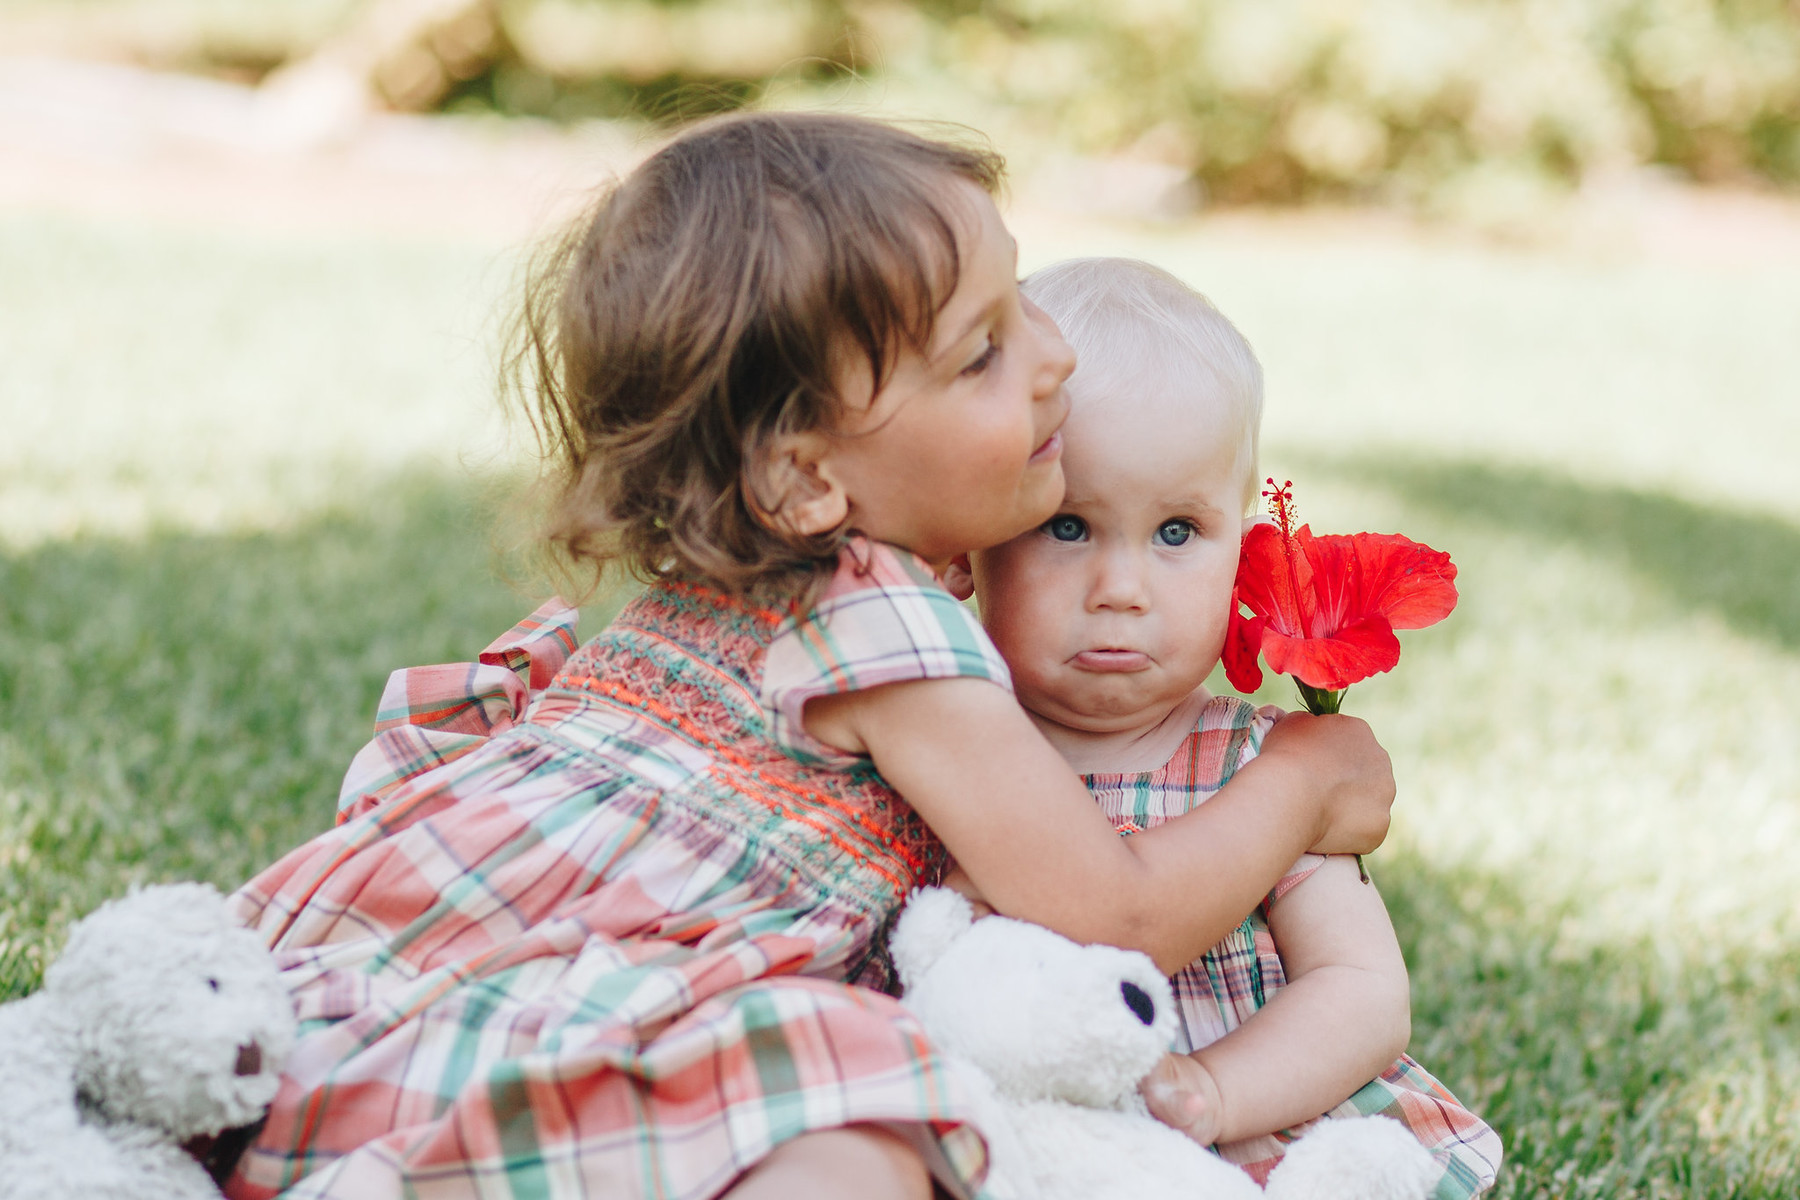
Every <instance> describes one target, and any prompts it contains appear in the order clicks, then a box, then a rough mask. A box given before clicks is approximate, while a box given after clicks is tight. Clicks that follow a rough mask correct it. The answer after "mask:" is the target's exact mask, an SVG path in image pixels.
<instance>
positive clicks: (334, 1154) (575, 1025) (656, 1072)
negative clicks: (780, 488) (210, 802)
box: [226, 541, 1011, 1200]
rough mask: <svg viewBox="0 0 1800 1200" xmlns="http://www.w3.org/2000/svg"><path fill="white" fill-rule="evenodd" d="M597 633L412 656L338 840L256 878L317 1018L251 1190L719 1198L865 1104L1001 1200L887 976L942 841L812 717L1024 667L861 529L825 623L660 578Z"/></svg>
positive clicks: (279, 1104)
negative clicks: (826, 702) (920, 686)
mask: <svg viewBox="0 0 1800 1200" xmlns="http://www.w3.org/2000/svg"><path fill="white" fill-rule="evenodd" d="M573 623H574V613H573V612H572V611H570V610H568V609H566V608H562V607H560V606H558V605H554V604H553V605H548V606H546V607H545V608H544V609H540V610H539V612H538V613H536V614H534V615H533V617H532V618H531V619H529V620H528V621H527V622H526V623H525V624H523V625H521V626H520V627H519V628H517V629H515V630H514V631H513V633H511V634H509V635H508V636H507V637H504V638H502V639H501V640H500V641H498V642H496V643H495V644H494V645H493V646H491V647H489V649H488V651H487V652H485V653H484V654H483V655H482V656H481V660H480V661H478V662H477V663H473V664H462V665H456V666H447V667H432V668H421V669H416V670H413V671H404V672H397V673H396V675H395V677H394V679H393V680H392V681H391V682H390V684H389V687H388V690H387V693H386V694H385V695H384V697H383V700H382V709H381V715H380V732H379V733H378V735H377V737H376V739H375V741H374V742H372V743H370V745H369V746H368V747H367V748H366V749H365V750H364V751H363V752H362V753H361V754H359V755H358V757H357V759H356V761H355V762H354V764H353V765H352V767H351V770H350V773H349V776H348V777H347V780H346V787H345V790H344V795H343V797H342V799H341V801H340V814H339V816H340V820H339V824H338V825H337V827H336V828H335V829H334V830H332V831H331V832H329V833H326V834H323V835H321V836H319V837H318V838H316V839H314V840H313V841H311V842H310V843H308V844H306V845H304V846H301V847H300V848H298V849H297V850H295V851H293V852H292V853H290V854H288V855H287V856H285V857H284V858H282V859H281V860H280V861H278V862H276V863H275V864H274V865H273V866H271V867H269V868H268V869H267V870H265V871H264V872H262V873H261V874H260V875H258V876H257V877H256V878H255V879H253V880H251V881H250V882H249V883H248V884H246V885H245V886H244V887H243V888H242V889H240V890H239V892H238V893H237V894H236V896H235V897H234V902H235V904H236V907H237V911H238V912H239V914H240V915H241V917H242V918H243V919H244V920H245V922H246V923H247V924H249V925H250V926H251V927H253V928H255V929H256V930H258V931H259V932H260V933H261V934H262V935H263V937H264V938H265V939H266V940H267V942H268V944H269V946H270V947H271V948H272V949H273V951H274V952H275V954H276V956H277V959H278V961H279V963H280V965H281V967H282V970H283V972H284V975H285V978H286V981H287V983H288V985H289V988H290V989H291V992H292V995H293V997H294V1000H295V1004H296V1006H297V1009H298V1012H299V1016H300V1022H301V1026H300V1029H301V1033H300V1038H299V1041H298V1044H297V1046H296V1048H295V1050H294V1052H293V1055H292V1057H291V1058H290V1059H289V1061H288V1062H287V1064H286V1066H285V1068H284V1073H283V1079H282V1084H281V1090H280V1093H279V1094H278V1096H277V1097H276V1100H275V1102H274V1105H273V1107H272V1109H271V1111H270V1113H269V1117H268V1121H267V1123H266V1125H265V1126H264V1128H263V1129H262V1131H261V1133H260V1134H259V1135H258V1136H257V1138H256V1140H255V1142H254V1143H253V1144H252V1145H251V1146H250V1148H249V1149H248V1150H247V1151H246V1153H245V1154H244V1156H243V1158H242V1159H241V1160H240V1162H239V1164H238V1167H237V1171H236V1173H235V1174H234V1175H233V1177H232V1178H231V1179H230V1180H228V1182H227V1188H226V1190H227V1194H228V1195H229V1196H231V1197H234V1198H236V1200H250V1198H252V1197H257V1198H260V1197H271V1196H275V1195H281V1196H283V1197H288V1198H291V1200H302V1198H308V1200H311V1198H324V1197H334V1198H340V1200H383V1198H388V1197H394V1198H398V1197H402V1196H404V1197H408V1198H409V1200H410V1198H412V1197H427V1198H429V1197H482V1198H483V1200H487V1198H496V1197H507V1198H515V1197H516V1198H524V1197H533V1198H536V1197H546V1198H548V1197H594V1198H601V1197H604V1198H607V1200H635V1198H639V1197H643V1198H649V1197H659V1198H660V1197H670V1198H694V1200H698V1198H702V1197H711V1196H716V1195H718V1194H719V1193H720V1192H722V1191H724V1190H725V1189H727V1188H728V1187H730V1186H731V1185H732V1183H733V1182H734V1181H735V1180H736V1179H737V1178H738V1177H739V1175H740V1174H741V1173H742V1172H743V1171H745V1170H746V1169H748V1168H749V1167H752V1166H754V1165H755V1164H756V1163H757V1162H759V1161H760V1160H761V1159H762V1158H764V1157H765V1156H766V1155H767V1154H768V1153H769V1152H770V1150H771V1149H773V1148H774V1147H775V1146H777V1145H779V1144H780V1143H782V1142H783V1141H785V1140H787V1139H790V1138H792V1137H795V1136H796V1135H798V1134H801V1133H804V1132H807V1131H809V1130H816V1129H826V1128H835V1127H840V1126H843V1125H848V1124H854V1123H862V1122H877V1123H880V1124H882V1125H884V1126H885V1127H887V1128H889V1129H892V1130H894V1131H896V1132H898V1133H901V1134H902V1135H905V1136H908V1137H909V1138H910V1139H911V1140H912V1141H913V1142H914V1143H915V1144H916V1145H917V1147H918V1148H919V1150H920V1152H921V1153H922V1154H923V1155H924V1156H925V1161H926V1162H927V1163H928V1164H930V1165H931V1166H932V1168H933V1170H934V1172H935V1173H936V1174H937V1176H938V1177H939V1179H940V1180H941V1181H943V1182H944V1183H945V1184H946V1185H947V1186H948V1187H949V1188H950V1189H951V1190H952V1191H953V1192H955V1193H956V1194H969V1193H972V1192H974V1191H975V1189H976V1185H977V1184H978V1181H979V1179H980V1176H981V1174H982V1172H983V1171H984V1170H985V1162H986V1150H985V1147H984V1145H983V1143H982V1141H981V1138H980V1136H979V1134H978V1133H977V1132H976V1130H975V1129H974V1128H973V1126H971V1125H970V1124H969V1123H968V1118H969V1108H968V1104H967V1101H966V1098H965V1097H964V1096H963V1095H962V1094H961V1093H960V1092H959V1091H958V1090H957V1088H956V1086H955V1084H954V1082H953V1080H952V1077H951V1076H949V1075H948V1074H947V1073H946V1072H945V1070H944V1068H943V1065H942V1064H941V1063H940V1061H939V1060H938V1059H937V1058H936V1057H934V1055H933V1053H932V1051H931V1049H930V1048H929V1046H928V1045H927V1044H926V1041H925V1037H924V1034H923V1032H922V1030H921V1029H920V1028H919V1026H918V1025H917V1023H916V1022H915V1021H914V1020H913V1018H912V1017H910V1016H909V1015H908V1014H907V1013H906V1012H905V1010H904V1009H902V1008H901V1007H900V1006H899V1005H898V1004H897V1003H896V1002H895V1001H893V1000H892V999H891V998H889V997H888V996H887V995H884V994H882V991H881V989H882V988H884V987H885V986H886V984H887V983H888V974H887V965H886V962H885V958H884V955H883V952H882V950H881V940H882V939H881V934H882V931H883V929H884V927H885V925H886V924H887V922H888V921H889V920H890V919H891V918H892V916H893V915H894V914H895V912H896V911H897V909H898V908H899V906H900V904H901V903H902V901H903V900H904V898H905V896H906V894H907V893H908V891H910V890H911V889H912V888H913V887H915V886H918V885H921V884H925V883H930V882H934V881H935V880H936V879H937V877H938V876H939V875H940V874H941V871H942V867H943V861H944V852H943V849H942V847H941V845H940V844H939V843H938V841H937V840H936V838H935V837H934V836H933V835H932V834H931V832H930V831H929V830H928V829H927V828H926V827H925V825H924V824H923V822H921V821H920V820H919V818H918V817H917V816H916V815H915V814H914V813H913V812H912V811H911V810H910V809H909V808H908V807H907V806H906V805H905V804H904V803H902V802H901V801H900V799H899V797H898V796H896V795H895V794H894V793H893V792H892V791H891V790H890V789H889V788H888V787H887V786H886V785H885V784H884V783H883V782H882V780H881V778H880V776H879V775H877V774H876V772H875V771H874V769H873V767H872V766H871V765H870V764H869V762H868V760H867V759H861V758H855V757H851V756H847V755H843V754H841V753H838V752H836V751H833V750H832V749H831V748H829V747H827V746H824V745H822V744H820V743H817V742H815V741H813V740H812V739H810V738H808V737H807V736H806V734H805V733H804V731H803V730H802V729H801V725H800V718H801V710H802V707H803V706H804V704H805V703H806V701H807V700H808V699H809V698H811V697H813V696H822V695H828V694H832V693H839V692H847V691H852V690H856V689H858V688H866V687H871V686H874V685H876V684H879V683H887V682H894V681H899V680H907V679H927V678H948V677H958V676H968V677H975V678H983V679H988V680H991V681H992V682H994V683H996V684H999V685H1001V686H1005V687H1009V688H1010V686H1011V683H1010V678H1009V676H1008V674H1007V671H1006V667H1005V664H1004V663H1003V662H1002V661H1001V660H1000V658H999V655H998V654H997V652H996V651H995V650H994V648H993V645H992V643H991V642H989V641H988V639H987V637H986V635H985V634H984V633H983V632H982V630H981V628H980V626H979V624H977V623H976V622H975V621H974V619H973V618H972V616H971V615H970V614H969V613H968V612H967V610H965V609H964V608H963V607H962V606H961V605H959V604H958V603H957V602H956V601H955V600H954V599H953V598H952V597H951V596H950V595H949V594H948V593H947V592H945V591H943V589H942V588H941V587H940V586H939V585H938V583H937V581H936V579H935V578H934V577H933V576H932V575H931V573H930V571H929V569H928V568H926V566H925V565H924V564H923V563H922V562H919V561H918V560H916V559H913V558H911V556H909V555H905V554H904V553H903V552H897V551H895V550H893V549H891V548H888V547H885V546H880V545H876V544H871V543H866V542H860V541H859V542H854V543H852V546H851V547H850V548H849V549H848V550H847V551H846V554H845V556H844V558H843V561H842V563H841V565H840V569H839V570H838V572H837V574H836V576H835V578H834V579H833V580H832V581H831V583H830V584H829V585H828V587H827V588H826V590H825V592H824V595H823V598H822V599H821V600H820V601H819V603H818V604H817V605H816V607H815V609H814V610H813V611H812V613H811V614H809V616H808V617H807V618H806V619H796V618H795V617H794V616H793V615H792V614H788V613H783V612H777V611H770V610H766V609H760V608H757V607H754V606H751V605H748V604H746V603H743V602H740V601H737V600H734V599H732V598H730V597H727V596H725V595H722V594H720V593H717V592H714V591H712V590H709V589H706V588H702V587H698V586H693V585H686V584H681V583H663V584H658V585H653V586H651V587H649V588H648V589H647V590H646V591H645V592H644V593H643V594H642V595H641V596H640V597H639V598H637V599H636V600H634V601H633V602H632V603H631V604H630V605H629V606H627V608H626V609H625V610H624V611H623V612H622V613H621V614H620V615H619V617H618V618H617V619H616V620H615V621H614V622H613V624H612V625H611V626H609V627H608V628H607V629H606V630H605V631H604V632H602V633H601V634H600V635H599V636H598V637H596V638H595V639H593V640H592V641H590V642H588V643H587V644H586V645H585V646H582V647H581V648H580V649H579V650H576V649H574V638H573V632H572V631H573ZM565 659H566V661H564V660H565ZM859 984H860V985H865V986H855V985H859Z"/></svg>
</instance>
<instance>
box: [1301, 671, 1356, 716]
mask: <svg viewBox="0 0 1800 1200" xmlns="http://www.w3.org/2000/svg"><path fill="white" fill-rule="evenodd" d="M1294 686H1295V687H1297V688H1299V689H1300V703H1302V704H1304V705H1306V711H1307V712H1309V713H1311V714H1312V715H1313V716H1315V717H1316V716H1320V715H1321V714H1324V713H1334V712H1336V711H1337V710H1338V707H1339V706H1340V705H1342V704H1343V703H1344V693H1345V692H1347V691H1349V690H1350V689H1349V688H1339V689H1337V691H1335V692H1333V691H1327V690H1326V689H1325V688H1316V687H1314V686H1313V685H1312V684H1310V683H1301V682H1300V681H1299V680H1298V679H1296V680H1294Z"/></svg>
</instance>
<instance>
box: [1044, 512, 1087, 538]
mask: <svg viewBox="0 0 1800 1200" xmlns="http://www.w3.org/2000/svg"><path fill="white" fill-rule="evenodd" d="M1042 528H1043V531H1044V532H1045V533H1047V534H1049V535H1050V536H1051V537H1052V538H1055V539H1056V540H1057V541H1059V542H1079V541H1080V540H1081V539H1082V538H1084V537H1086V536H1087V522H1086V521H1084V520H1082V519H1081V518H1080V517H1071V516H1070V515H1069V514H1067V513H1058V514H1057V515H1056V516H1054V517H1051V518H1050V519H1049V520H1048V521H1045V522H1044V524H1043V526H1042Z"/></svg>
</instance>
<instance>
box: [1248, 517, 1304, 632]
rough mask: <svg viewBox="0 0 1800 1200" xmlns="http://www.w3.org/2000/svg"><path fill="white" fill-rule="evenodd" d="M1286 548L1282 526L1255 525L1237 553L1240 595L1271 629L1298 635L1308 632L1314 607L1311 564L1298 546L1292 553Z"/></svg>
mask: <svg viewBox="0 0 1800 1200" xmlns="http://www.w3.org/2000/svg"><path fill="white" fill-rule="evenodd" d="M1301 532H1302V533H1305V534H1306V535H1307V536H1308V537H1311V534H1310V532H1309V531H1307V530H1305V529H1302V530H1301ZM1287 550H1288V547H1287V546H1286V545H1285V544H1284V542H1283V539H1282V536H1281V531H1280V530H1279V529H1276V528H1275V527H1274V526H1273V525H1252V526H1251V527H1250V530H1249V532H1248V533H1246V534H1245V535H1244V544H1243V548H1242V551H1241V552H1240V553H1239V555H1238V571H1237V585H1236V589H1237V599H1238V601H1239V602H1240V603H1242V604H1243V605H1244V606H1245V607H1246V608H1248V609H1249V610H1250V611H1251V612H1252V613H1254V614H1256V615H1257V616H1259V617H1263V618H1265V619H1266V620H1267V621H1268V624H1269V627H1270V628H1271V629H1278V630H1280V631H1281V632H1283V633H1286V634H1288V635H1290V636H1298V635H1301V634H1304V633H1305V632H1306V617H1307V613H1308V611H1309V610H1311V609H1312V608H1313V607H1315V604H1314V601H1313V599H1312V586H1311V585H1312V567H1311V565H1310V564H1309V563H1308V562H1307V561H1306V556H1305V554H1304V553H1303V552H1300V551H1299V549H1298V547H1296V548H1295V550H1296V552H1295V553H1294V554H1292V555H1289V554H1288V552H1287ZM1296 582H1297V583H1298V586H1297V587H1296Z"/></svg>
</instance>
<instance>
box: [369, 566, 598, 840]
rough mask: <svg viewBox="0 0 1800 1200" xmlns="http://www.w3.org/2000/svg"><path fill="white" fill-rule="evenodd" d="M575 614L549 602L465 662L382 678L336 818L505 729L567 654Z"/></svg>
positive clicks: (411, 669)
mask: <svg viewBox="0 0 1800 1200" xmlns="http://www.w3.org/2000/svg"><path fill="white" fill-rule="evenodd" d="M578 615H579V614H578V613H577V612H576V610H575V609H574V608H572V607H570V606H569V605H567V604H565V603H564V602H563V601H561V600H550V601H548V602H546V603H545V604H544V605H542V606H541V607H540V608H538V610H537V611H536V612H534V613H532V614H531V615H530V616H528V617H526V618H525V619H524V620H523V621H520V622H519V623H518V624H517V625H515V626H513V627H512V628H511V629H510V630H508V631H507V632H506V633H505V634H503V635H501V636H500V637H499V638H497V639H495V640H494V641H493V642H492V643H490V644H489V645H488V647H487V649H485V650H483V651H482V652H481V654H480V655H479V656H478V657H477V658H476V660H475V661H474V662H472V663H445V664H442V665H439V666H434V667H408V668H406V669H404V670H400V671H395V672H394V673H393V674H392V675H390V676H389V677H388V681H387V687H385V688H384V689H383V690H382V693H381V702H380V704H379V705H378V706H377V708H376V710H375V737H374V738H373V740H371V741H370V742H368V743H367V744H366V745H364V746H363V748H362V749H361V750H359V751H357V753H356V757H355V758H353V759H351V760H350V769H349V770H348V771H346V772H345V773H344V782H343V785H342V786H341V787H340V788H339V789H338V819H339V820H340V821H342V820H348V819H349V818H350V817H354V816H360V815H361V814H362V813H363V812H366V811H367V810H368V809H369V808H370V807H371V806H373V805H374V804H376V803H378V802H379V800H380V797H381V796H382V795H384V794H385V793H386V792H388V791H390V790H392V789H393V788H394V787H395V786H396V785H398V784H400V783H404V782H405V781H406V780H408V779H411V778H412V777H413V776H415V775H422V774H424V773H425V772H426V771H429V770H432V769H433V768H435V767H441V766H443V765H444V764H445V763H448V762H453V761H455V760H456V759H459V758H461V757H462V756H463V755H465V754H467V753H469V752H470V751H471V750H475V749H477V748H478V747H480V746H481V745H482V744H483V743H484V742H486V741H487V740H488V739H489V738H491V737H493V736H494V735H495V734H496V733H500V732H502V731H503V730H506V729H509V728H511V727H512V725H513V724H514V723H515V722H517V721H518V720H519V719H520V718H521V717H523V716H524V715H525V708H526V705H527V704H528V703H529V702H530V698H531V696H532V695H534V694H535V693H536V692H538V691H542V690H543V688H544V687H545V686H546V685H548V684H549V682H550V680H551V679H553V678H555V676H556V673H557V672H558V671H560V670H562V665H563V663H564V662H566V661H567V660H568V657H569V655H570V653H572V652H573V651H574V649H575V621H576V617H577V616H578Z"/></svg>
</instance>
